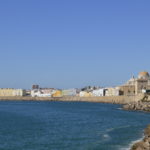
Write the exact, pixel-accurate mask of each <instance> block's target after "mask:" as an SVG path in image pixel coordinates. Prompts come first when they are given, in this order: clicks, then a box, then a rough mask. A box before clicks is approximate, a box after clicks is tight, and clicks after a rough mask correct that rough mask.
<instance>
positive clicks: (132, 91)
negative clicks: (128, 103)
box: [119, 71, 150, 95]
mask: <svg viewBox="0 0 150 150" xmlns="http://www.w3.org/2000/svg"><path fill="white" fill-rule="evenodd" d="M119 88H120V91H121V92H122V95H137V94H139V93H142V90H143V89H144V90H149V89H150V75H149V73H148V72H146V71H144V72H140V73H139V75H138V77H137V78H135V77H134V76H133V77H132V78H131V79H130V80H128V81H127V83H125V84H124V85H122V86H120V87H119Z"/></svg>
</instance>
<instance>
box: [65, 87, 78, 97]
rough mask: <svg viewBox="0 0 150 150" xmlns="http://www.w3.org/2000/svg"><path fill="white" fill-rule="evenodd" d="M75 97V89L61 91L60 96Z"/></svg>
mask: <svg viewBox="0 0 150 150" xmlns="http://www.w3.org/2000/svg"><path fill="white" fill-rule="evenodd" d="M76 95H77V90H76V89H68V90H62V96H76Z"/></svg>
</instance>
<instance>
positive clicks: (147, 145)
mask: <svg viewBox="0 0 150 150" xmlns="http://www.w3.org/2000/svg"><path fill="white" fill-rule="evenodd" d="M130 150H150V125H148V127H147V128H146V129H145V130H144V139H143V140H142V141H139V142H137V143H135V144H134V145H133V146H132V147H131V149H130Z"/></svg>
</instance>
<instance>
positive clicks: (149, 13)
mask: <svg viewBox="0 0 150 150" xmlns="http://www.w3.org/2000/svg"><path fill="white" fill-rule="evenodd" d="M149 7H150V1H149V0H144V1H143V0H124V1H123V0H122V1H121V0H113V1H112V0H0V69H1V70H0V87H1V88H8V87H9V88H27V89H29V88H31V85H32V84H39V85H40V86H41V87H54V88H74V87H75V88H81V87H84V86H88V85H94V86H116V85H121V84H123V83H124V82H126V81H127V80H128V79H129V78H130V77H131V76H132V75H135V76H137V75H138V73H139V72H140V71H149V72H150V9H149Z"/></svg>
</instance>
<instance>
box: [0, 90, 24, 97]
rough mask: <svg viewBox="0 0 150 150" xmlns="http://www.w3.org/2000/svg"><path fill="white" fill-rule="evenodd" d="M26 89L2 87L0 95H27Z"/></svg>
mask: <svg viewBox="0 0 150 150" xmlns="http://www.w3.org/2000/svg"><path fill="white" fill-rule="evenodd" d="M25 95H26V91H25V90H23V89H11V88H8V89H6V88H1V89H0V96H25Z"/></svg>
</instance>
